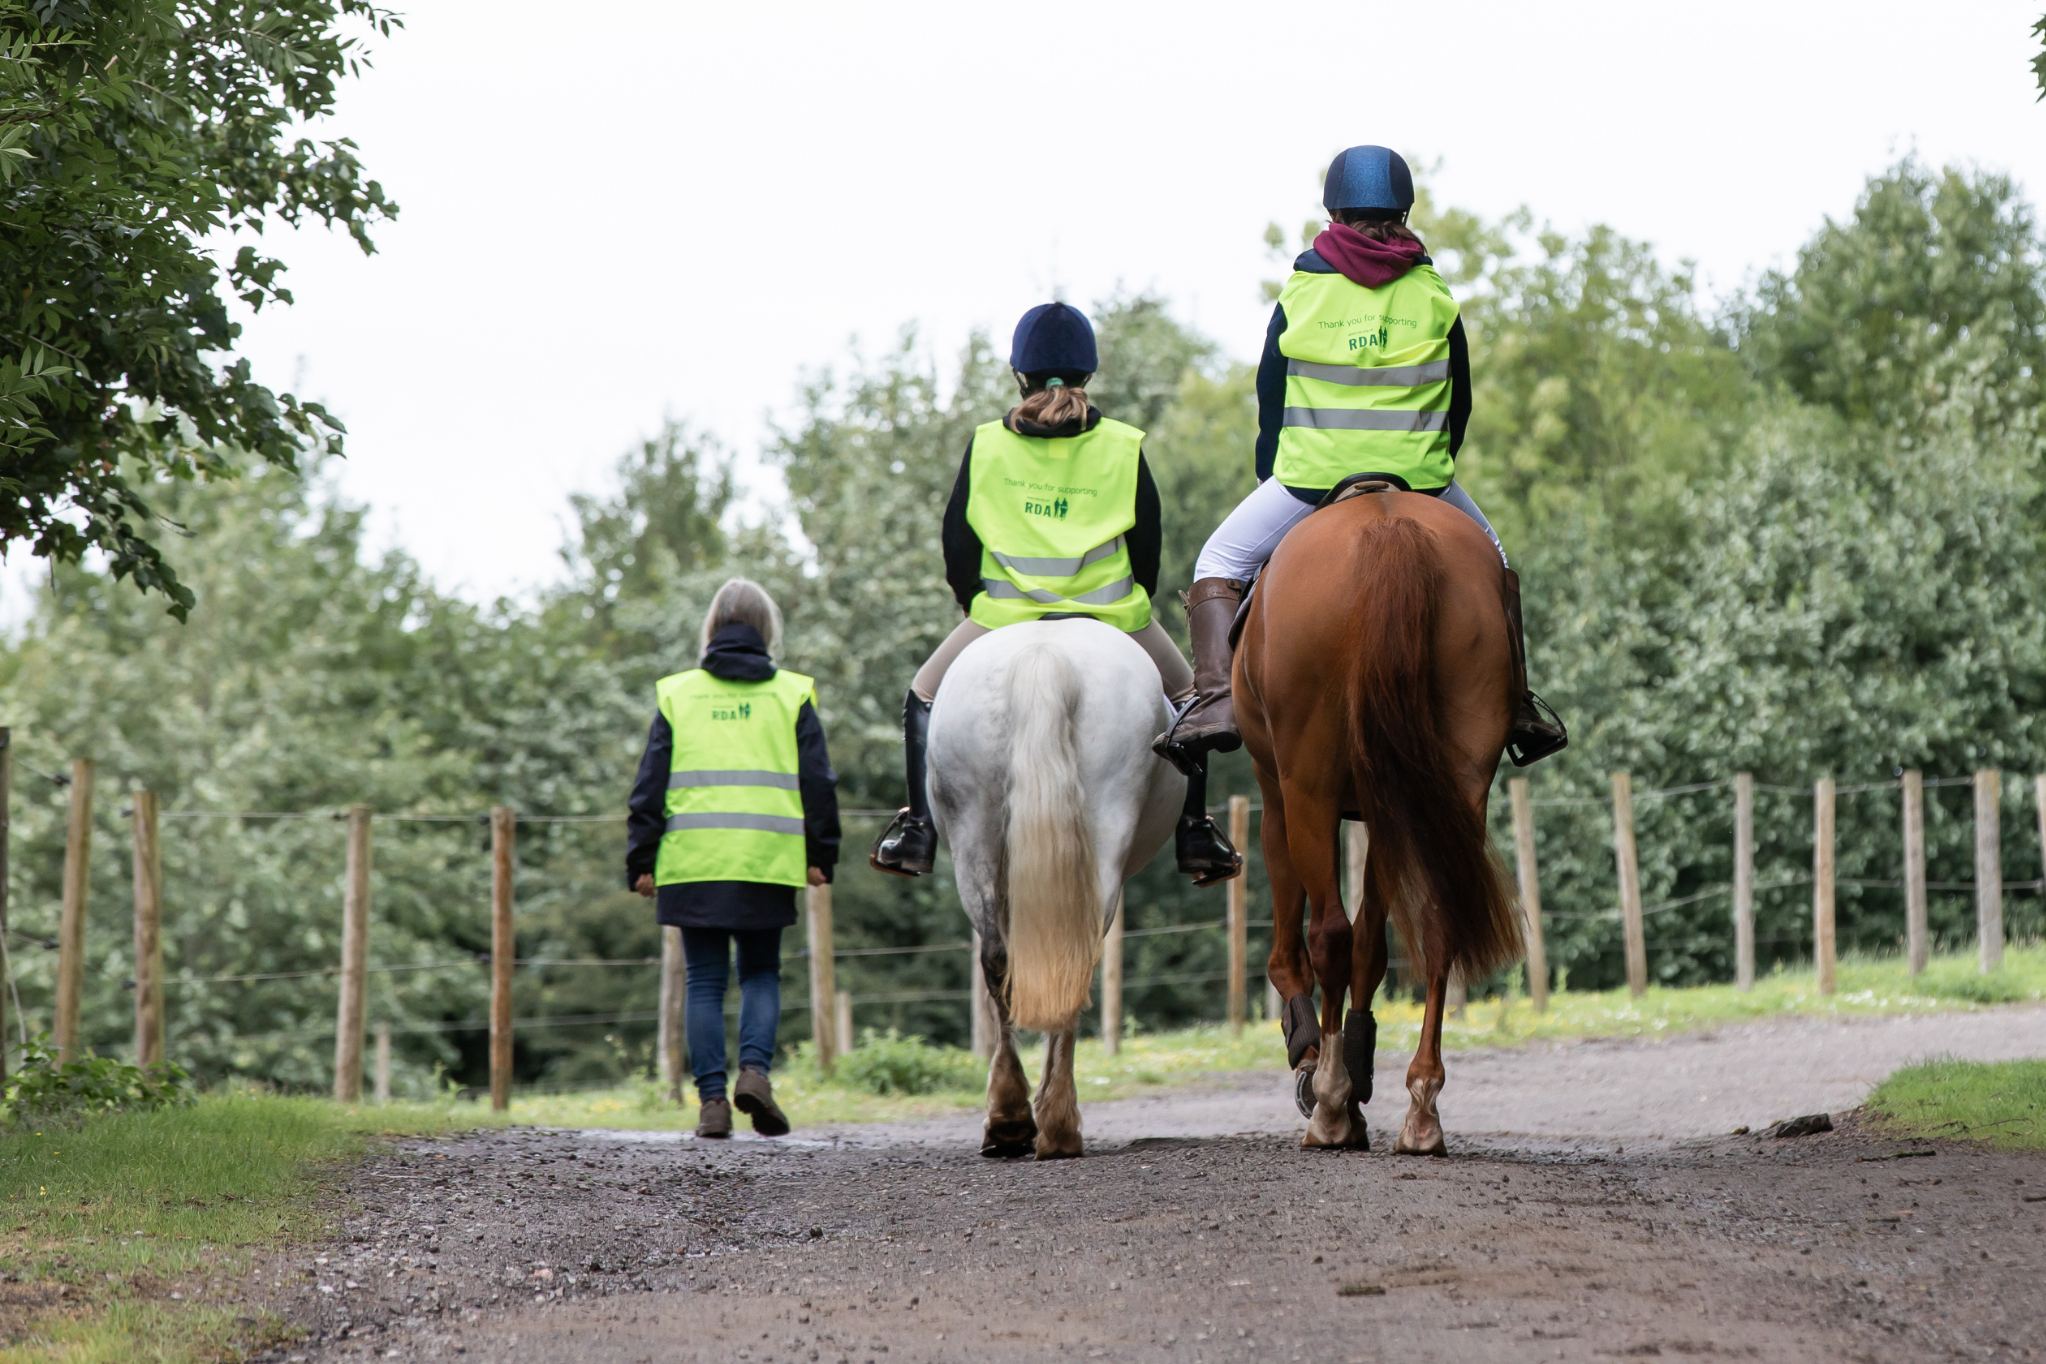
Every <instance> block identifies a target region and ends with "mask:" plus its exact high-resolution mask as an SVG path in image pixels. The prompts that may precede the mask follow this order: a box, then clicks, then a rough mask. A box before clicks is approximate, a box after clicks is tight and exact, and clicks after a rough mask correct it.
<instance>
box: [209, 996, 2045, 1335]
mask: <svg viewBox="0 0 2046 1364" xmlns="http://www.w3.org/2000/svg"><path fill="white" fill-rule="evenodd" d="M1940 1053H1953V1054H1956V1055H1963V1056H1970V1057H1979V1058H1983V1059H1993V1058H2000V1057H2010V1056H2022V1055H2034V1056H2036V1055H2046V1010H2041V1009H2037V1008H2021V1009H2001V1010H1993V1011H1984V1012H1980V1013H1973V1014H1949V1015H1938V1016H1930V1017H1925V1018H1916V1019H1901V1018H1900V1019H1881V1020H1860V1021H1849V1022H1834V1021H1822V1020H1791V1021H1784V1022H1777V1023H1772V1024H1768V1025H1759V1026H1753V1027H1743V1028H1737V1029H1726V1030H1723V1031H1721V1032H1719V1033H1718V1034H1716V1035H1713V1036H1709V1037H1682V1038H1672V1039H1667V1040H1662V1041H1656V1042H1645V1043H1583V1044H1576V1045H1570V1046H1557V1047H1548V1048H1532V1049H1523V1050H1516V1051H1510V1052H1507V1051H1502V1052H1495V1053H1484V1052H1480V1053H1468V1052H1466V1053H1458V1054H1453V1055H1452V1056H1451V1057H1450V1058H1449V1086H1448V1088H1447V1089H1445V1090H1444V1093H1443V1100H1442V1111H1443V1117H1444V1124H1445V1126H1446V1128H1447V1129H1448V1131H1449V1139H1450V1143H1451V1152H1452V1154H1451V1157H1450V1158H1449V1159H1447V1160H1425V1159H1408V1158H1398V1157H1392V1156H1389V1155H1386V1154H1385V1153H1384V1151H1383V1140H1382V1138H1380V1148H1381V1149H1379V1150H1375V1151H1373V1152H1370V1153H1368V1154H1364V1153H1345V1154H1330V1153H1323V1152H1306V1151H1302V1150H1300V1149H1299V1148H1298V1145H1297V1140H1298V1133H1299V1132H1300V1130H1301V1127H1302V1123H1301V1121H1300V1119H1299V1118H1298V1117H1297V1116H1296V1115H1294V1114H1293V1113H1292V1110H1291V1108H1290V1105H1289V1103H1288V1101H1287V1098H1286V1094H1285V1091H1284V1088H1283V1078H1284V1077H1283V1076H1281V1075H1277V1074H1273V1075H1260V1076H1230V1077H1222V1078H1220V1079H1217V1080H1215V1081H1213V1082H1211V1083H1209V1084H1206V1085H1204V1086H1200V1087H1196V1088H1192V1089H1188V1090H1181V1091H1177V1092H1175V1093H1172V1094H1168V1095H1163V1096H1159V1097H1156V1098H1147V1099H1136V1100H1121V1101H1115V1102H1107V1103H1101V1104H1095V1105H1089V1106H1088V1107H1087V1108H1086V1110H1085V1122H1086V1130H1087V1135H1088V1142H1089V1158H1088V1159H1083V1160H1078V1161H1066V1162H1058V1163H1052V1164H1044V1165H1039V1164H1036V1163H1034V1162H995V1161H986V1160H982V1159H980V1158H979V1157H978V1156H977V1155H976V1154H975V1152H976V1150H977V1136H978V1124H977V1121H975V1120H972V1119H959V1120H954V1119H946V1120H942V1121H937V1122H931V1123H919V1124H913V1125H898V1126H891V1127H869V1128H847V1129H841V1130H838V1131H835V1132H834V1131H820V1130H814V1129H813V1130H803V1129H799V1130H798V1132H797V1134H796V1139H794V1140H789V1141H781V1142H769V1141H758V1140H737V1141H733V1142H730V1143H722V1144H719V1143H698V1142H695V1141H694V1140H693V1139H687V1140H685V1139H681V1138H678V1137H676V1136H674V1135H672V1134H630V1133H602V1132H542V1131H530V1130H526V1131H512V1132H490V1133H478V1134H475V1135H472V1136H467V1137H461V1138H454V1139H448V1140H439V1141H416V1142H407V1143H404V1144H403V1145H402V1146H401V1147H400V1148H398V1149H397V1150H395V1151H394V1152H393V1154H392V1155H391V1156H390V1157H389V1158H387V1159H385V1160H382V1161H379V1162H377V1163H375V1164H373V1165H372V1166H370V1167H367V1168H365V1169H363V1170H362V1171H360V1172H359V1174H358V1175H357V1176H356V1177H355V1178H354V1179H353V1180H352V1182H351V1186H350V1188H349V1190H348V1193H349V1195H350V1198H351V1200H352V1202H353V1205H354V1206H353V1207H352V1208H351V1209H350V1210H349V1211H348V1212H347V1213H346V1214H344V1216H343V1225H344V1234H343V1239H342V1240H340V1241H339V1242H338V1243H337V1244H335V1245H333V1246H330V1247H328V1248H326V1249H324V1250H322V1251H318V1252H311V1253H301V1254H295V1255H291V1256H284V1257H279V1259H277V1260H276V1261H275V1262H274V1263H272V1264H270V1265H267V1266H265V1267H264V1269H263V1271H262V1272H261V1273H259V1274H258V1275H257V1276H256V1280H255V1281H254V1282H252V1283H251V1284H249V1285H247V1288H248V1289H249V1290H250V1291H251V1296H253V1297H256V1298H258V1299H261V1300H264V1301H267V1302H268V1303H269V1304H270V1305H271V1306H272V1307H273V1308H275V1309H277V1310H281V1311H283V1312H285V1313H286V1314H287V1315H289V1316H291V1317H293V1318H294V1319H296V1320H298V1321H300V1322H301V1323H303V1325H304V1326H305V1328H306V1330H307V1332H308V1335H307V1338H306V1340H305V1341H304V1342H303V1343H302V1344H301V1345H299V1346H296V1347H293V1348H290V1349H288V1350H279V1351H276V1352H274V1353H273V1354H272V1355H271V1356H269V1357H270V1358H274V1359H287V1358H291V1359H308V1360H319V1361H338V1360H359V1359H370V1358H397V1359H458V1358H467V1359H488V1360H493V1361H495V1360H500V1359H501V1360H533V1361H582V1360H588V1361H603V1362H604V1364H611V1362H612V1361H617V1364H638V1361H647V1362H648V1364H652V1361H656V1360H658V1361H662V1362H663V1364H666V1361H670V1360H717V1361H743V1364H768V1361H823V1362H824V1364H836V1362H838V1361H844V1362H845V1364H865V1362H873V1364H901V1362H902V1361H920V1360H934V1361H935V1360H974V1361H981V1360H990V1361H1007V1360H1024V1359H1030V1360H1040V1359H1045V1358H1081V1359H1086V1358H1107V1359H1118V1360H1168V1359H1170V1360H1224V1359H1227V1360H1246V1361H1248V1360H1259V1361H1263V1360H1280V1361H1288V1360H1312V1361H1349V1360H1357V1361H1366V1360H1370V1361H1375V1360H1380V1359H1384V1360H1399V1361H1401V1362H1402V1364H1408V1362H1410V1361H1415V1360H1436V1359H1441V1360H1450V1359H1455V1360H1463V1359H1467V1358H1470V1357H1471V1356H1473V1355H1482V1356H1484V1357H1485V1358H1486V1359H1488V1360H1495V1359H1496V1360H1505V1361H1519V1360H1530V1361H1532V1360H1554V1359H1587V1358H1592V1357H1595V1356H1603V1357H1647V1356H1657V1355H1700V1356H1713V1355H1723V1356H1730V1357H1737V1358H1744V1359H1757V1360H1786V1361H1788V1360H1827V1361H1833V1360H1839V1359H1849V1360H1875V1361H1890V1360H1896V1361H1905V1360H1910V1361H1914V1362H1915V1361H1920V1360H1923V1359H1925V1358H1927V1357H1929V1356H1939V1357H1948V1356H1951V1357H1961V1358H2013V1359H2017V1358H2030V1357H2036V1353H2035V1352H2038V1351H2040V1350H2041V1348H2042V1346H2041V1342H2042V1339H2046V1329H2042V1328H2046V1293H2042V1292H2041V1291H2040V1288H2039V1274H2040V1270H2041V1269H2042V1268H2046V1253H2042V1237H2046V1200H2042V1201H2040V1202H2031V1201H2028V1200H2029V1199H2031V1198H2036V1197H2039V1196H2040V1195H2046V1155H2040V1154H1998V1153H1990V1152H1984V1151H1981V1150H1978V1149H1975V1148H1971V1147H1968V1146H1966V1145H1959V1144H1951V1143H1932V1144H1930V1145H1929V1146H1928V1145H1926V1144H1924V1143H1908V1144H1900V1143H1898V1142H1896V1141H1894V1140H1879V1139H1877V1138H1875V1137H1873V1136H1871V1135H1869V1134H1867V1133H1866V1132H1864V1131H1862V1130H1861V1129H1860V1128H1859V1127H1858V1125H1857V1124H1856V1123H1855V1122H1853V1121H1852V1120H1851V1119H1849V1120H1846V1121H1844V1122H1843V1123H1842V1125H1841V1128H1840V1130H1837V1131H1835V1132H1832V1133H1828V1134H1824V1135H1820V1136H1814V1137H1807V1138H1802V1139H1796V1140H1785V1141H1777V1140H1770V1139H1764V1138H1761V1137H1756V1136H1747V1137H1733V1136H1729V1135H1725V1134H1726V1133H1727V1132H1728V1131H1729V1129H1730V1128H1732V1127H1736V1126H1740V1125H1743V1124H1746V1125H1750V1126H1757V1127H1759V1125H1760V1124H1762V1123H1764V1122H1767V1121H1770V1120H1772V1119H1775V1118H1780V1117H1785V1116H1789V1115H1793V1114H1798V1113H1809V1112H1815V1111H1819V1110H1831V1111H1833V1112H1835V1113H1836V1114H1840V1113H1842V1112H1843V1111H1844V1110H1847V1109H1849V1108H1851V1107H1853V1106H1854V1105H1855V1104H1856V1103H1858V1102H1859V1101H1860V1099H1861V1097H1862V1096H1863V1095H1864V1094H1865V1093H1866V1091H1867V1089H1868V1087H1869V1086H1870V1085H1871V1084H1873V1083H1874V1082H1875V1081H1876V1080H1878V1079H1880V1078H1881V1076H1882V1075H1884V1074H1886V1073H1887V1072H1888V1071H1889V1070H1890V1069H1891V1068H1893V1067H1894V1066H1895V1065H1897V1064H1900V1063H1902V1062H1904V1061H1907V1060H1911V1059H1916V1058H1919V1057H1923V1056H1927V1055H1933V1054H1940ZM1394 1060H1395V1064H1393V1065H1388V1066H1386V1067H1384V1068H1382V1069H1381V1070H1380V1071H1379V1074H1378V1079H1377V1086H1378V1098H1377V1101H1376V1102H1375V1103H1374V1104H1373V1105H1372V1107H1371V1108H1370V1109H1369V1110H1367V1112H1368V1114H1369V1116H1370V1119H1371V1125H1372V1130H1373V1133H1374V1136H1375V1137H1379V1135H1380V1134H1383V1133H1386V1132H1387V1131H1388V1130H1389V1129H1390V1127H1391V1125H1392V1123H1393V1121H1394V1120H1395V1118H1396V1115H1397V1105H1396V1101H1397V1100H1398V1098H1399V1086H1398V1078H1399V1073H1400V1069H1401V1067H1402V1066H1403V1064H1404V1058H1394ZM798 1116H800V1115H798ZM1906 1146H1908V1147H1909V1149H1912V1150H1933V1151H1936V1152H1937V1154H1935V1155H1931V1156H1911V1157H1906V1158H1902V1159H1898V1158H1896V1153H1897V1152H1898V1151H1899V1150H1900V1149H1904V1147H1906Z"/></svg>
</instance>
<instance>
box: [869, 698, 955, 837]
mask: <svg viewBox="0 0 2046 1364" xmlns="http://www.w3.org/2000/svg"><path fill="white" fill-rule="evenodd" d="M930 732H931V703H930V702H928V701H926V700H924V699H923V698H922V697H920V696H918V695H917V694H916V693H915V692H913V691H912V692H910V693H909V694H908V695H906V696H904V697H903V698H902V762H903V767H904V769H905V771H906V773H907V775H908V777H909V804H907V805H905V806H903V807H902V812H901V813H900V814H898V815H896V816H895V820H894V822H893V823H891V824H890V825H889V826H888V827H887V828H886V829H883V830H882V831H881V837H880V838H879V839H877V840H875V843H874V851H873V852H871V853H869V854H868V855H867V865H868V866H870V867H872V868H873V869H874V870H875V871H885V872H887V873H888V874H889V875H890V876H925V875H928V874H929V873H930V870H931V866H932V864H933V863H934V861H935V860H936V858H937V855H938V830H937V826H935V825H934V824H932V823H931V798H930V794H929V793H928V792H926V791H925V790H924V744H925V741H926V740H927V739H928V738H929V737H930Z"/></svg>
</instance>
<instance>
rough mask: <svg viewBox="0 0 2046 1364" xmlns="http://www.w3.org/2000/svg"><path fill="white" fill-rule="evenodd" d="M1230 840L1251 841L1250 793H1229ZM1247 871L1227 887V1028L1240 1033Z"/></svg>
mask: <svg viewBox="0 0 2046 1364" xmlns="http://www.w3.org/2000/svg"><path fill="white" fill-rule="evenodd" d="M1229 841H1230V842H1231V843H1233V844H1235V845H1236V846H1237V847H1238V848H1241V847H1243V846H1244V845H1245V844H1247V843H1249V842H1250V797H1249V796H1231V797H1229ZM1249 882H1250V873H1249V871H1248V870H1247V869H1246V870H1245V871H1244V873H1243V874H1242V875H1240V876H1238V877H1237V878H1236V879H1235V880H1233V881H1229V882H1227V883H1225V884H1226V885H1227V888H1228V899H1227V904H1228V919H1229V1032H1230V1034H1231V1035H1232V1036H1235V1037H1241V1036H1243V1014H1244V1003H1245V1001H1244V989H1243V984H1244V982H1243V973H1244V970H1245V969H1246V968H1247V966H1248V964H1249V956H1250V941H1249V933H1250V929H1249V923H1250V889H1249Z"/></svg>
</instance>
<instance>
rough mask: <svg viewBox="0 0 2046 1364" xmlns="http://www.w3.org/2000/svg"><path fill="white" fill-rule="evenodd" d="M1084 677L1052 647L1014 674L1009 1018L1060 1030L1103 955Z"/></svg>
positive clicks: (1036, 647) (1016, 665)
mask: <svg viewBox="0 0 2046 1364" xmlns="http://www.w3.org/2000/svg"><path fill="white" fill-rule="evenodd" d="M1079 705H1080V679H1079V677H1078V676H1076V675H1075V674H1074V672H1073V667H1072V664H1071V663H1069V662H1067V660H1066V658H1065V656H1064V655H1063V654H1061V653H1060V652H1059V651H1058V650H1056V649H1053V648H1052V647H1051V646H1050V645H1047V644H1033V645H1030V646H1028V647H1026V648H1024V649H1022V650H1021V651H1019V652H1018V653H1017V654H1016V657H1015V659H1014V661H1013V662H1012V663H1011V664H1010V668H1009V719H1010V724H1011V727H1012V728H1011V736H1010V748H1009V827H1008V837H1007V847H1006V849H1005V857H1004V861H1005V863H1006V865H1007V869H1008V896H1007V903H1008V911H1009V921H1008V924H1007V926H1006V927H1005V928H1004V930H1003V938H1004V940H1005V941H1006V943H1007V945H1008V949H1009V977H1008V994H1009V1016H1010V1018H1012V1019H1013V1020H1015V1022H1016V1023H1017V1024H1019V1025H1020V1026H1022V1027H1025V1028H1034V1029H1039V1030H1041V1031H1046V1032H1057V1031H1060V1030H1062V1029H1066V1028H1070V1027H1072V1026H1073V1016H1074V1015H1075V1014H1077V1013H1079V1012H1080V1010H1081V1009H1084V1008H1085V1007H1087V998H1088V993H1089V989H1090V987H1091V986H1092V985H1093V982H1094V963H1095V959H1096V956H1097V954H1098V953H1099V952H1100V950H1101V889H1100V887H1099V885H1097V884H1096V879H1097V872H1096V869H1095V863H1094V835H1093V831H1092V830H1091V829H1090V828H1089V827H1088V825H1087V791H1086V787H1085V786H1084V785H1082V783H1081V779H1080V754H1079V745H1078V744H1077V743H1076V742H1075V736H1074V728H1075V725H1076V723H1077V720H1078V711H1079Z"/></svg>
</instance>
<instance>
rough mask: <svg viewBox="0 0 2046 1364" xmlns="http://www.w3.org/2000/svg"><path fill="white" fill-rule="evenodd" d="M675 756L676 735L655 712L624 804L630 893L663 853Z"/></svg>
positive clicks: (626, 875)
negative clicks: (669, 772)
mask: <svg viewBox="0 0 2046 1364" xmlns="http://www.w3.org/2000/svg"><path fill="white" fill-rule="evenodd" d="M674 753H675V732H674V731H673V730H671V729H669V728H668V717H667V716H665V715H662V714H661V713H660V712H658V711H656V712H655V713H654V723H653V726H652V727H651V728H649V729H648V730H647V734H646V752H645V753H644V754H642V755H641V756H640V760H639V775H638V776H636V777H634V778H633V779H632V798H631V799H630V800H628V801H626V803H625V809H626V815H625V885H626V888H627V889H628V890H629V889H631V888H632V886H633V884H634V883H635V882H637V881H638V880H639V878H640V877H642V876H647V875H651V874H652V872H653V869H654V859H655V858H656V857H657V856H658V855H659V854H660V851H661V835H662V834H664V833H666V832H667V828H668V817H667V808H668V764H669V760H670V759H671V758H672V757H673V756H674Z"/></svg>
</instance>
